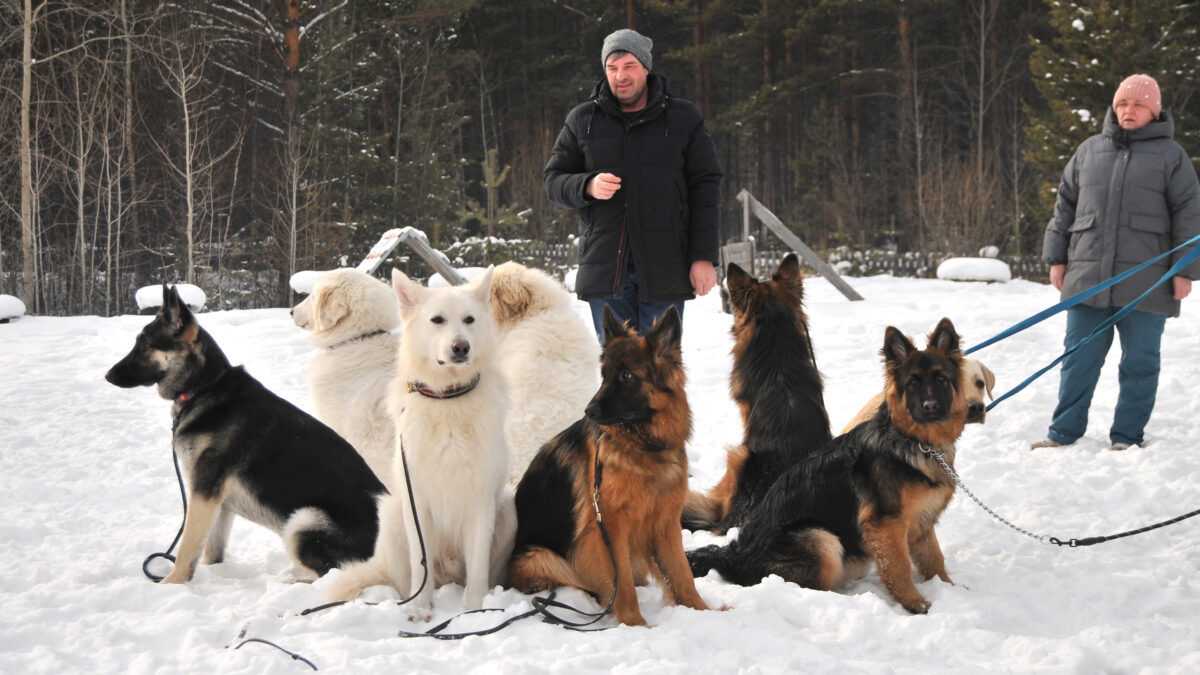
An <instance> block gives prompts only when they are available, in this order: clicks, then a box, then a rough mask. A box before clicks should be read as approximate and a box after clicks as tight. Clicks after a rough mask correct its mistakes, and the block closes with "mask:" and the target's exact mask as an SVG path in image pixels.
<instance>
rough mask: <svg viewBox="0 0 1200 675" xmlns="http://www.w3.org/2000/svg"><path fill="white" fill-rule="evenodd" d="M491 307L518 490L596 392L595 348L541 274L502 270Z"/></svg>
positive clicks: (560, 290)
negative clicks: (543, 451) (508, 397)
mask: <svg viewBox="0 0 1200 675" xmlns="http://www.w3.org/2000/svg"><path fill="white" fill-rule="evenodd" d="M489 301H490V303H491V305H492V313H493V315H494V316H495V317H496V331H497V333H498V334H499V339H500V351H499V360H500V368H501V370H503V371H504V377H505V379H506V380H507V382H508V387H509V392H510V394H511V398H512V405H511V407H510V408H509V410H508V418H507V419H506V420H505V423H504V433H505V436H506V437H507V439H508V449H509V480H510V483H511V484H512V485H514V486H515V485H516V484H517V481H519V480H520V479H521V476H522V475H523V474H524V473H525V469H526V467H528V466H529V462H530V461H531V460H532V459H533V456H534V455H536V454H537V451H538V448H540V447H541V446H542V444H543V443H546V442H547V441H549V440H550V439H551V438H553V437H554V436H555V435H556V434H557V433H558V432H560V431H562V430H563V429H566V428H567V427H568V426H570V425H571V424H572V423H573V422H575V420H578V419H579V418H580V417H582V416H583V409H584V407H585V406H586V405H587V404H588V401H589V400H590V399H591V398H592V394H594V393H596V387H597V386H598V385H599V378H598V372H599V369H598V368H597V364H598V363H599V361H600V345H599V343H598V342H597V340H596V333H595V330H594V329H593V328H592V326H591V324H590V323H589V322H588V321H586V320H584V319H583V317H582V316H581V315H580V314H579V313H578V312H577V311H576V310H575V307H574V306H573V305H574V302H575V299H574V296H572V295H571V294H570V293H569V292H568V291H567V289H566V288H564V287H563V285H562V284H561V283H559V282H558V280H556V279H554V278H553V277H551V276H550V275H548V274H546V273H545V272H542V271H541V270H537V269H533V268H531V267H525V266H524V265H521V264H519V263H515V262H506V263H504V264H502V265H499V266H498V267H496V273H495V276H494V278H493V280H492V292H491V296H490V298H489Z"/></svg>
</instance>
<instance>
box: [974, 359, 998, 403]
mask: <svg viewBox="0 0 1200 675" xmlns="http://www.w3.org/2000/svg"><path fill="white" fill-rule="evenodd" d="M976 363H979V362H978V361H976ZM979 370H980V372H982V373H983V387H984V388H985V389H987V395H988V398H989V399H991V400H993V401H994V400H996V397H995V396H992V387H994V386H996V374H995V373H993V372H992V369H991V368H988V367H987V366H985V365H983V364H982V363H979Z"/></svg>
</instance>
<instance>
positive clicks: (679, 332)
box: [646, 305, 683, 361]
mask: <svg viewBox="0 0 1200 675" xmlns="http://www.w3.org/2000/svg"><path fill="white" fill-rule="evenodd" d="M682 340H683V324H681V323H680V321H679V310H677V309H675V305H671V306H670V307H668V308H667V311H665V312H663V314H662V316H660V317H658V319H657V320H655V322H654V328H651V329H650V333H649V334H647V335H646V342H647V343H649V345H650V351H651V352H652V353H653V354H654V358H655V359H657V360H662V359H670V360H673V361H677V360H679V357H680V343H681V342H682Z"/></svg>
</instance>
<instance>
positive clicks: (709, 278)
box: [688, 260, 717, 295]
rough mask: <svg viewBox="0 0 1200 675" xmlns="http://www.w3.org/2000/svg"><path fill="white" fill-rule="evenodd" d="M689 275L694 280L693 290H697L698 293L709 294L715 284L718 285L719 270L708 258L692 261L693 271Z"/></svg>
mask: <svg viewBox="0 0 1200 675" xmlns="http://www.w3.org/2000/svg"><path fill="white" fill-rule="evenodd" d="M688 277H689V278H690V279H691V280H692V290H694V291H696V295H708V292H709V291H711V290H712V289H713V286H716V285H717V270H716V269H715V268H714V267H713V264H712V263H711V262H709V261H707V260H697V261H696V262H694V263H692V271H691V273H690V274H689V275H688Z"/></svg>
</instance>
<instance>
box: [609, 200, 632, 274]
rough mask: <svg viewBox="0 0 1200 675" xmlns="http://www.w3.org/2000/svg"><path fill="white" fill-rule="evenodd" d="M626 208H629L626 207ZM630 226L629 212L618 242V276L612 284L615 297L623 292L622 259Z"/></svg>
mask: <svg viewBox="0 0 1200 675" xmlns="http://www.w3.org/2000/svg"><path fill="white" fill-rule="evenodd" d="M626 208H628V206H626ZM628 224H629V214H628V212H627V213H626V214H625V216H624V218H622V219H621V238H620V240H618V241H617V271H616V274H614V275H613V282H612V295H614V296H615V295H617V293H619V292H620V290H621V289H620V286H621V259H622V257H623V254H624V253H625V233H626V230H627V227H628Z"/></svg>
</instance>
